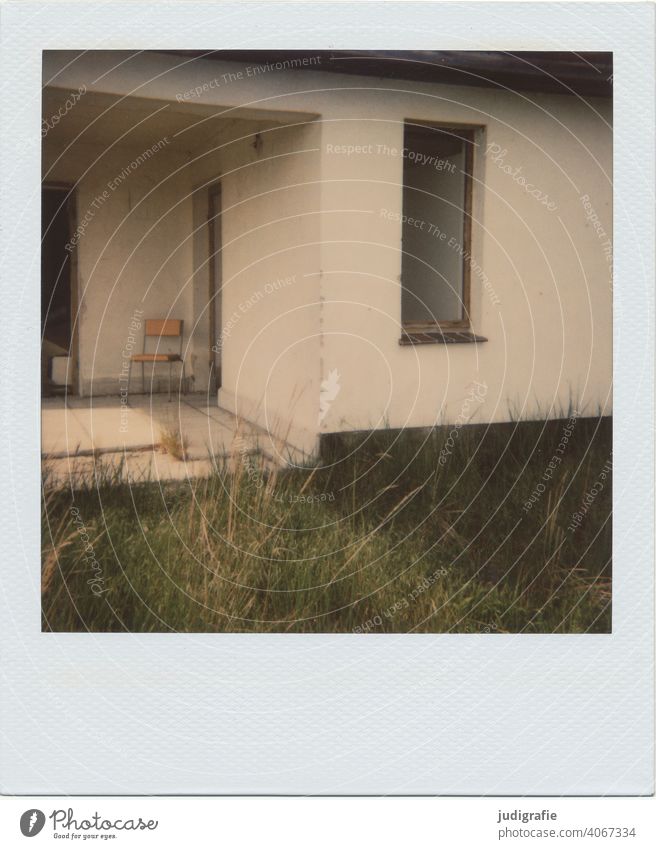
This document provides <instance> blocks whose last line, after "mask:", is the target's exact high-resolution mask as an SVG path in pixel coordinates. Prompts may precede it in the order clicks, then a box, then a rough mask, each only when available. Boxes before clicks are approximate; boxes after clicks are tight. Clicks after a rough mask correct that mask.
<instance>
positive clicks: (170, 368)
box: [169, 362, 173, 404]
mask: <svg viewBox="0 0 656 849" xmlns="http://www.w3.org/2000/svg"><path fill="white" fill-rule="evenodd" d="M172 370H173V363H172V362H169V404H170V403H171V371H172Z"/></svg>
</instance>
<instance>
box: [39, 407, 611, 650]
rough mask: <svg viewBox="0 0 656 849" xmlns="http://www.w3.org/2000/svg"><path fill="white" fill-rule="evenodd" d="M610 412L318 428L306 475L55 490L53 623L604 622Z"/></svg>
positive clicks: (235, 475)
mask: <svg viewBox="0 0 656 849" xmlns="http://www.w3.org/2000/svg"><path fill="white" fill-rule="evenodd" d="M611 429H612V425H611V420H610V419H608V418H577V417H576V416H574V415H572V416H569V415H566V416H564V417H563V418H562V419H558V420H552V421H549V422H546V423H545V422H518V423H511V424H500V425H485V426H483V425H475V426H467V427H461V428H458V429H453V428H449V427H439V428H435V429H433V430H432V431H430V432H427V431H407V430H406V431H402V432H400V431H378V432H375V433H368V434H353V435H351V436H349V437H348V438H347V437H344V436H333V437H326V438H325V441H324V443H323V445H322V459H321V462H320V464H319V465H318V466H317V467H316V468H313V469H308V470H303V469H291V470H287V471H279V472H268V471H267V470H266V469H265V468H263V467H261V466H260V465H259V463H258V460H257V458H253V457H248V456H246V457H243V458H241V460H240V462H239V464H238V465H237V467H236V468H235V466H234V464H233V465H232V466H231V467H230V468H217V469H216V471H215V473H214V475H213V476H212V477H211V478H208V479H205V480H195V481H187V482H185V483H165V484H158V483H156V482H144V483H138V484H134V485H132V486H128V485H127V484H124V483H119V482H117V481H116V479H111V478H107V477H106V476H103V475H102V474H101V475H100V476H99V478H98V480H97V481H96V484H95V485H94V486H88V487H86V488H82V489H78V490H76V491H75V492H71V491H70V490H69V491H62V490H59V491H56V490H52V489H50V488H48V486H47V482H46V485H45V486H44V500H43V508H44V509H43V530H42V543H43V561H42V563H43V580H42V593H43V630H46V631H47V630H52V631H85V630H89V631H130V632H137V631H145V632H154V631H164V632H175V631H194V632H285V633H309V632H316V633H319V632H333V633H335V632H344V633H357V634H374V633H390V632H395V633H399V632H401V633H409V632H415V633H417V632H423V633H427V632H428V633H443V632H454V633H459V632H469V633H520V632H541V633H552V632H558V633H586V632H594V633H606V632H609V631H610V630H611V472H610V464H611V441H612V440H611V432H612V430H611Z"/></svg>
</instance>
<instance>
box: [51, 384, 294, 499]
mask: <svg viewBox="0 0 656 849" xmlns="http://www.w3.org/2000/svg"><path fill="white" fill-rule="evenodd" d="M176 435H177V436H178V442H179V447H180V448H181V452H180V454H179V456H178V457H176V456H174V455H173V454H172V453H171V447H170V443H171V442H172V441H175V437H176ZM167 445H168V446H169V447H168V448H167ZM41 451H42V458H43V474H44V481H45V482H46V485H47V486H48V487H50V486H53V487H59V486H68V485H71V486H79V485H84V484H88V483H93V482H94V480H97V479H98V476H99V475H100V477H101V478H102V477H105V478H107V479H111V480H113V481H129V482H131V483H138V482H140V481H166V480H183V479H186V478H198V477H206V476H208V475H210V474H211V473H212V472H213V470H214V469H215V468H217V467H219V468H220V467H222V466H223V465H225V464H226V463H229V462H236V461H239V460H240V459H241V461H242V462H244V461H245V458H247V457H253V458H256V461H257V462H258V463H264V464H265V465H267V466H284V465H286V464H287V463H288V462H290V461H291V459H292V457H291V453H290V452H289V451H288V450H287V447H286V446H285V445H284V443H282V442H280V441H279V440H276V439H274V438H273V437H272V436H271V435H269V434H268V433H267V432H266V431H264V430H262V429H261V428H259V427H258V426H257V425H255V424H252V423H250V422H246V421H244V420H242V419H239V418H237V417H235V416H234V415H232V414H231V413H228V412H227V411H226V410H223V409H221V408H220V407H219V406H218V405H217V403H216V396H210V397H208V396H207V395H205V394H203V393H194V394H190V395H187V396H181V397H179V398H174V400H173V401H171V402H169V401H168V400H167V396H166V395H131V396H130V399H129V403H128V404H126V403H124V402H122V401H121V398H119V397H117V396H103V397H95V398H94V397H92V398H80V397H72V396H68V397H67V398H64V397H55V398H44V399H43V402H42V412H41ZM174 453H175V452H174ZM254 461H255V460H254Z"/></svg>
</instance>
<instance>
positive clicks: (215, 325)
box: [207, 183, 223, 391]
mask: <svg viewBox="0 0 656 849" xmlns="http://www.w3.org/2000/svg"><path fill="white" fill-rule="evenodd" d="M207 225H208V227H209V284H210V285H209V293H208V297H209V314H210V316H209V318H210V320H209V325H210V340H209V341H210V345H209V354H210V358H209V359H210V379H209V387H210V390H213V391H218V390H219V389H220V388H221V351H222V348H223V333H222V326H221V285H222V281H221V185H220V184H219V183H217V184H216V185H214V186H210V189H209V194H208V208H207Z"/></svg>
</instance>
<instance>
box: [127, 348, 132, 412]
mask: <svg viewBox="0 0 656 849" xmlns="http://www.w3.org/2000/svg"><path fill="white" fill-rule="evenodd" d="M131 379H132V357H130V364H129V365H128V398H127V400H128V404H129V403H130V380H131Z"/></svg>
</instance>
